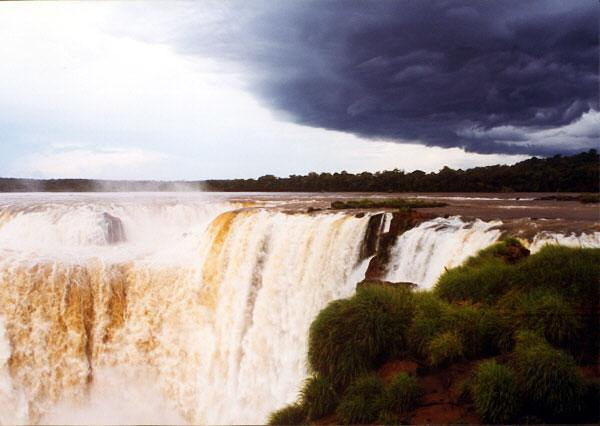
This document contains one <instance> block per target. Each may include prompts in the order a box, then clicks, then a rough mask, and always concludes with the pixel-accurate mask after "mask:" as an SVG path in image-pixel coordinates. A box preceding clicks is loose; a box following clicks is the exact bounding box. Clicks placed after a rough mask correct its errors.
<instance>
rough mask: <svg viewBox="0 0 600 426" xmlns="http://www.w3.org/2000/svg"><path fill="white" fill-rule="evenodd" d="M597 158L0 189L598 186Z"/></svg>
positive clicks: (5, 186) (9, 181) (43, 183)
mask: <svg viewBox="0 0 600 426" xmlns="http://www.w3.org/2000/svg"><path fill="white" fill-rule="evenodd" d="M599 165H600V158H599V155H598V152H597V151H596V150H595V149H593V150H590V151H588V152H582V153H580V154H577V155H573V156H561V155H555V156H554V157H550V158H535V157H533V158H530V159H528V160H525V161H522V162H520V163H517V164H514V165H512V166H506V165H496V166H488V167H475V168H472V169H468V170H460V169H459V170H454V169H451V168H449V167H444V168H443V169H442V170H440V171H439V172H437V173H425V172H423V171H421V170H416V171H414V172H410V173H406V172H404V171H403V170H398V169H395V170H388V171H383V172H376V173H370V172H363V173H358V174H352V173H347V172H341V173H309V174H308V175H304V176H298V175H291V176H289V177H286V178H278V177H276V176H273V175H265V176H261V177H260V178H258V179H225V180H206V181H166V182H160V181H147V180H145V181H115V180H111V181H106V180H104V181H99V180H90V179H50V180H38V179H14V178H0V192H131V191H202V190H204V191H224V192H256V191H260V192H321V191H325V192H412V191H414V192H598V191H599V180H600V177H599V173H598V168H599Z"/></svg>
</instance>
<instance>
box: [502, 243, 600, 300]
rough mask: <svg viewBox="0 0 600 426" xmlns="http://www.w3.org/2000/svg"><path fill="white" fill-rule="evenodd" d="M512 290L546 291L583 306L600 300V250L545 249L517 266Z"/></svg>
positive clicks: (553, 246) (554, 247) (559, 247)
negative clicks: (515, 288)
mask: <svg viewBox="0 0 600 426" xmlns="http://www.w3.org/2000/svg"><path fill="white" fill-rule="evenodd" d="M517 266H518V267H517V268H516V271H515V274H514V275H515V280H513V287H518V288H523V289H534V288H547V289H553V290H555V291H556V292H557V294H559V295H561V296H564V297H565V298H566V299H567V300H569V301H572V302H574V303H579V304H581V305H583V306H597V305H598V301H599V299H600V282H599V280H598V277H599V276H600V249H581V248H570V247H564V246H558V245H546V246H545V247H543V248H542V249H541V250H540V251H539V252H538V253H536V254H535V255H534V256H530V257H529V258H527V259H526V260H525V261H523V262H522V263H521V264H519V265H517Z"/></svg>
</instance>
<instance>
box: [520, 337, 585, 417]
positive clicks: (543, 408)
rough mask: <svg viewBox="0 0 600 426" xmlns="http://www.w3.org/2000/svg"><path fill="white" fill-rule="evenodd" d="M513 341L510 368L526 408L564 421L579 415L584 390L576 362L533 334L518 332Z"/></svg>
mask: <svg viewBox="0 0 600 426" xmlns="http://www.w3.org/2000/svg"><path fill="white" fill-rule="evenodd" d="M516 339H517V344H516V347H515V351H514V353H513V357H514V359H513V365H514V368H515V371H516V372H517V377H518V381H519V387H520V389H521V393H522V395H523V397H524V398H525V399H526V400H527V406H528V408H529V409H530V410H532V411H533V412H534V413H535V414H539V415H540V416H543V417H549V418H553V419H559V420H565V421H568V420H569V418H570V417H572V416H573V415H576V414H578V413H579V411H580V410H581V408H582V407H581V406H580V403H581V400H582V398H583V395H584V391H585V387H584V383H583V380H582V377H581V375H580V374H579V371H578V370H577V364H576V363H575V360H574V359H573V358H572V357H571V356H569V355H568V354H566V353H564V352H563V351H561V350H559V349H555V348H553V347H552V346H550V345H549V344H548V343H546V341H545V340H544V339H543V338H542V337H538V336H536V335H535V333H533V332H529V331H527V332H520V333H519V334H518V335H517V338H516Z"/></svg>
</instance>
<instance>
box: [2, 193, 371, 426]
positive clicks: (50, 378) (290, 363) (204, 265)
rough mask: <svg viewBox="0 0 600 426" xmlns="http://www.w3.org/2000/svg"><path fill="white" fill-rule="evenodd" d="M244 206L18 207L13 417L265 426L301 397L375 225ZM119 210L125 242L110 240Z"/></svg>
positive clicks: (11, 248) (10, 259) (12, 209)
mask: <svg viewBox="0 0 600 426" xmlns="http://www.w3.org/2000/svg"><path fill="white" fill-rule="evenodd" d="M237 207H239V205H234V204H231V203H228V202H227V201H226V200H225V201H223V200H221V201H214V200H213V201H210V202H207V201H205V200H183V201H180V202H178V203H172V202H171V201H167V200H161V199H159V200H152V199H145V198H142V199H136V200H134V201H127V200H121V199H118V198H117V199H102V200H94V201H93V202H90V201H89V200H83V201H82V200H79V199H77V200H63V199H61V200H58V201H57V200H54V199H52V200H49V201H48V200H44V201H42V202H37V201H36V202H35V203H28V202H23V203H21V204H19V203H15V202H14V200H13V201H12V204H11V205H10V206H9V207H5V208H4V210H3V215H2V218H1V219H0V315H1V316H2V317H3V318H4V322H3V323H0V403H2V405H3V406H4V407H14V408H11V409H10V410H0V411H3V412H2V416H3V417H0V421H1V422H2V423H30V422H40V423H54V424H62V423H102V424H106V423H116V424H122V423H182V422H189V423H194V424H207V423H208V424H230V423H261V422H264V421H265V420H266V417H267V415H268V413H269V412H270V411H272V410H274V409H276V408H278V407H280V406H282V405H283V404H285V403H289V402H291V401H293V400H295V398H296V396H297V391H298V387H299V386H300V385H301V383H302V380H303V378H304V377H305V376H306V373H307V372H306V356H305V354H306V340H307V332H308V327H309V325H310V322H311V321H312V319H313V318H314V317H315V315H316V314H317V313H318V312H319V310H320V309H322V308H323V307H324V306H325V305H326V304H327V303H328V302H329V301H331V300H333V299H337V298H340V297H346V296H348V295H350V294H351V293H352V292H353V291H354V287H355V284H356V282H358V281H360V279H362V277H363V276H364V272H365V270H366V267H367V264H366V262H365V261H363V262H359V258H358V257H359V253H360V247H361V243H362V240H363V238H364V232H365V230H366V225H367V222H368V220H369V218H368V216H367V217H363V218H355V217H353V216H349V215H345V214H321V215H302V214H295V215H291V214H284V213H282V212H279V211H276V210H268V209H260V208H257V209H242V210H236V208H237ZM105 212H108V213H109V214H111V215H113V216H115V217H118V218H120V219H121V221H122V223H123V226H124V230H125V234H126V238H127V239H126V241H125V242H121V243H118V244H114V245H111V244H108V242H107V240H106V238H105V233H104V231H103V229H104V228H103V227H104V225H103V224H102V223H101V220H100V219H99V217H100V216H101V215H102V214H103V213H105ZM6 416H8V417H6Z"/></svg>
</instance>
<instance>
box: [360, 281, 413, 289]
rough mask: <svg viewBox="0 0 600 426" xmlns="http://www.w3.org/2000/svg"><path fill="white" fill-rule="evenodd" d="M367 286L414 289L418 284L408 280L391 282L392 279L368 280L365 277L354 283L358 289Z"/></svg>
mask: <svg viewBox="0 0 600 426" xmlns="http://www.w3.org/2000/svg"><path fill="white" fill-rule="evenodd" d="M368 286H381V287H392V288H406V289H410V290H413V289H416V288H417V287H418V285H416V284H415V283H409V282H403V281H401V282H392V281H384V280H373V279H371V280H369V279H365V280H362V281H361V282H359V283H358V284H356V289H357V290H358V289H359V288H362V287H368Z"/></svg>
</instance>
